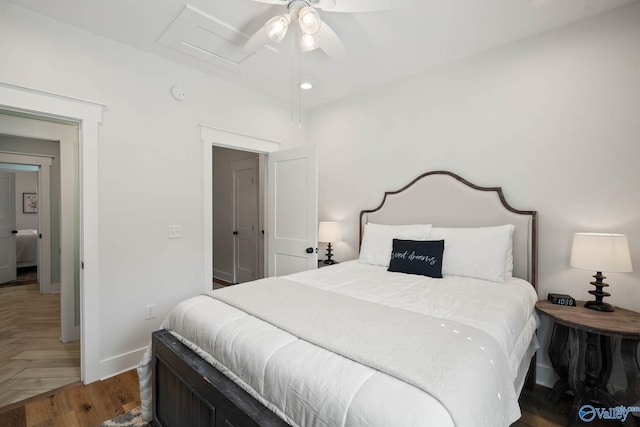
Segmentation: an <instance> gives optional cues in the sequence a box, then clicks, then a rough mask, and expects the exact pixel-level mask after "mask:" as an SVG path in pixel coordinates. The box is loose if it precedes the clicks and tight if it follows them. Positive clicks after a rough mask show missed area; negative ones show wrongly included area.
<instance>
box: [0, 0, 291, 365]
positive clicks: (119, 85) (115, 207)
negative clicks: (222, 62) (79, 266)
mask: <svg viewBox="0 0 640 427" xmlns="http://www.w3.org/2000/svg"><path fill="white" fill-rule="evenodd" d="M0 52H2V55H1V56H0V81H4V82H10V83H14V84H18V85H23V86H29V87H34V88H37V89H41V90H47V91H52V92H55V93H60V94H64V95H67V96H73V97H78V98H83V99H91V100H94V101H98V102H100V103H103V104H105V105H106V107H105V111H104V119H103V122H102V124H101V126H100V128H99V204H100V209H99V222H100V242H99V245H100V247H99V249H100V259H99V263H100V277H99V294H100V313H99V315H100V319H101V325H100V330H99V331H94V332H92V333H95V334H98V335H99V336H100V342H101V348H100V358H101V361H102V362H101V366H102V376H108V375H111V374H114V373H116V372H117V371H118V370H121V369H127V368H129V367H131V366H133V364H135V363H137V360H138V357H139V355H140V349H141V348H143V347H144V346H146V345H147V344H148V342H149V338H150V333H151V331H152V330H154V329H157V328H158V327H159V325H160V322H161V321H162V319H163V318H164V317H165V315H166V314H167V312H168V310H169V309H170V308H171V307H172V306H173V305H174V304H175V303H176V302H177V301H179V300H181V299H183V298H185V297H189V296H192V295H196V294H198V293H200V292H201V290H202V283H203V280H204V279H203V277H202V274H203V273H202V271H203V265H204V264H203V238H202V229H203V223H204V218H203V209H204V207H203V188H204V185H203V183H204V179H205V177H204V176H203V172H202V170H203V166H202V152H203V147H202V142H201V141H200V138H199V137H200V135H199V126H198V124H199V123H206V124H210V125H213V126H218V127H221V128H224V129H230V130H237V131H239V132H242V133H247V134H251V135H256V136H260V137H263V138H266V139H269V140H276V141H281V142H283V147H287V146H289V145H295V144H299V143H300V142H301V141H300V131H299V130H297V129H296V128H295V127H293V126H291V124H290V110H289V106H288V105H286V104H278V103H275V102H273V101H272V100H270V99H267V98H265V97H263V96H261V95H257V94H255V93H252V92H250V91H248V90H245V89H241V88H239V87H237V86H234V85H231V84H228V83H225V82H223V81H221V80H218V79H215V78H213V77H210V76H208V75H205V74H202V73H200V72H197V71H193V70H190V69H187V68H186V67H182V66H180V65H177V64H174V63H171V62H169V61H166V60H163V59H160V58H157V57H154V56H151V55H148V54H146V53H143V52H141V51H138V50H135V49H132V48H129V47H127V46H124V45H122V44H119V43H116V42H112V41H108V40H106V39H103V38H100V37H97V36H95V35H92V34H90V33H88V32H85V31H82V30H78V29H75V28H73V27H70V26H67V25H65V24H62V23H60V22H57V21H54V20H51V19H48V18H45V17H42V16H40V15H37V14H33V13H31V12H29V11H26V10H24V9H21V8H18V7H15V6H13V5H10V4H8V3H6V2H0ZM175 84H180V85H181V86H183V87H184V88H185V89H186V92H187V96H186V99H185V100H184V101H183V102H178V101H176V100H174V99H173V98H172V97H171V95H170V89H171V87H172V86H173V85H175ZM0 101H1V100H0ZM0 103H1V102H0ZM207 179H211V177H208V178H207ZM174 224H180V225H182V226H183V233H184V237H183V238H182V239H173V240H169V239H168V226H169V225H174ZM146 304H156V309H157V315H156V318H155V319H153V320H150V321H145V320H144V313H145V310H144V306H145V305H146Z"/></svg>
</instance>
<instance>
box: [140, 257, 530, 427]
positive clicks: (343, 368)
mask: <svg viewBox="0 0 640 427" xmlns="http://www.w3.org/2000/svg"><path fill="white" fill-rule="evenodd" d="M286 279H288V280H292V281H295V282H298V283H302V284H305V285H308V286H312V287H316V288H320V289H323V290H328V291H331V292H335V293H339V294H343V295H347V296H351V297H355V298H358V299H362V300H365V301H370V302H375V303H378V304H382V305H386V306H390V307H396V308H400V309H403V310H409V311H413V312H417V313H423V314H427V315H429V316H434V317H437V318H441V319H444V320H453V321H456V322H459V323H462V324H465V325H469V326H472V327H475V328H479V329H481V330H483V331H485V332H486V333H488V334H489V335H490V336H491V337H493V338H494V339H495V341H496V342H497V343H498V344H497V347H499V348H501V349H502V351H503V352H504V356H505V358H506V360H507V362H508V363H507V364H508V369H506V371H508V372H504V373H503V374H504V375H505V376H507V378H508V380H509V382H510V383H511V384H513V388H514V390H513V393H515V394H516V395H517V393H518V392H519V390H520V387H521V386H522V381H523V379H524V376H523V372H524V370H525V369H526V366H527V365H528V359H529V357H530V356H531V352H532V350H533V348H534V346H533V345H532V343H533V340H534V331H535V328H536V320H535V315H534V310H533V305H534V304H535V301H536V299H537V298H536V295H535V292H534V291H533V289H532V287H531V285H529V284H528V283H526V282H524V281H522V280H519V279H511V280H509V281H508V282H506V283H504V284H497V283H492V282H486V281H482V280H475V279H468V278H462V277H447V278H445V279H430V278H426V277H422V276H413V275H405V274H401V273H389V272H387V271H386V269H385V268H383V267H374V266H370V265H364V264H359V263H358V262H348V263H342V264H339V265H336V266H334V267H331V268H324V269H322V270H314V271H308V272H304V273H298V274H295V275H291V276H287V277H286ZM301 309H304V307H301ZM163 327H164V328H166V329H168V330H171V331H173V332H174V334H175V335H176V336H178V337H179V338H180V339H181V340H182V341H183V342H184V343H185V344H187V345H188V346H189V347H191V348H192V349H194V350H195V351H196V352H198V353H199V354H200V355H201V356H203V357H204V358H205V359H206V360H208V361H209V362H210V363H211V364H213V365H214V366H215V367H216V368H218V369H219V370H221V371H222V372H224V373H225V374H227V375H228V376H229V377H230V378H232V379H234V381H236V382H237V383H238V384H239V385H240V386H242V387H243V388H244V389H245V390H247V391H248V392H249V393H251V394H252V395H253V396H254V397H255V398H257V399H258V400H260V401H261V402H263V403H264V404H265V405H267V406H268V407H269V408H270V409H271V410H273V411H274V412H275V413H277V414H278V415H279V416H280V417H282V418H283V419H285V420H286V421H287V422H289V423H290V424H293V425H304V426H323V425H336V426H341V425H345V426H377V425H379V426H384V425H388V426H392V425H393V426H399V425H407V426H417V425H429V426H451V425H453V420H452V417H451V415H450V414H449V412H448V411H447V409H445V408H444V407H443V405H442V404H441V403H439V402H438V401H437V400H436V399H435V398H434V397H432V396H431V395H430V394H428V393H425V392H424V391H422V390H420V389H418V388H416V387H414V386H412V385H409V384H407V383H406V382H404V381H401V380H399V379H397V378H394V377H393V376H390V375H387V374H385V373H382V372H380V371H378V370H375V369H372V368H369V367H367V366H363V365H361V364H359V363H356V362H354V361H352V360H350V359H347V358H345V357H342V356H339V355H337V354H334V353H332V352H329V351H327V350H324V349H322V348H319V347H317V346H315V345H313V344H310V343H308V342H306V341H303V340H300V339H298V338H297V337H296V336H294V335H292V334H290V333H288V332H285V331H283V330H282V329H279V328H276V327H274V326H272V325H270V324H268V323H266V322H264V321H262V320H260V319H257V318H255V317H253V316H247V315H246V313H244V312H243V311H241V310H238V309H237V308H234V307H231V306H229V305H227V304H224V303H223V302H221V301H218V300H216V299H213V298H211V297H209V296H200V297H196V298H192V299H189V300H187V301H184V302H182V303H181V304H179V305H178V306H177V307H176V308H175V309H174V310H173V311H172V313H171V314H170V315H169V317H168V318H167V319H166V321H165V322H164V323H163ZM426 339H429V338H428V337H427V338H426ZM149 359H150V357H149V355H147V356H146V357H145V359H144V360H143V362H142V363H141V367H140V376H141V395H142V400H143V413H144V416H145V417H147V418H149V417H150V389H149V387H148V382H149V381H148V380H149V375H150V371H149V369H148V366H147V365H148V361H149ZM523 360H524V361H525V363H524V365H521V363H520V362H521V361H523ZM318 366H321V368H318ZM466 386H467V387H470V388H475V389H477V392H478V393H483V385H482V384H466ZM497 409H498V407H496V410H497ZM510 417H511V418H509V419H508V422H506V423H505V425H508V424H509V423H510V422H512V421H515V419H512V418H513V414H510ZM515 417H516V418H517V414H516V416H515Z"/></svg>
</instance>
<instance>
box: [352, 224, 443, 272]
mask: <svg viewBox="0 0 640 427" xmlns="http://www.w3.org/2000/svg"><path fill="white" fill-rule="evenodd" d="M430 230H431V224H411V225H380V224H372V223H370V222H369V223H367V224H365V226H364V236H363V237H362V246H361V247H360V258H359V259H358V261H360V262H361V263H363V264H372V265H381V266H383V267H389V261H390V260H391V249H392V247H393V239H404V240H427V237H428V236H429V231H430ZM445 244H446V242H445Z"/></svg>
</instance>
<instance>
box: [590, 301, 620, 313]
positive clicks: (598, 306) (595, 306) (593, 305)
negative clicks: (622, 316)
mask: <svg viewBox="0 0 640 427" xmlns="http://www.w3.org/2000/svg"><path fill="white" fill-rule="evenodd" d="M584 306H585V307H586V308H590V309H591V310H598V311H608V312H611V311H615V310H614V309H613V306H612V305H611V304H609V303H606V302H598V301H587V302H586V303H584Z"/></svg>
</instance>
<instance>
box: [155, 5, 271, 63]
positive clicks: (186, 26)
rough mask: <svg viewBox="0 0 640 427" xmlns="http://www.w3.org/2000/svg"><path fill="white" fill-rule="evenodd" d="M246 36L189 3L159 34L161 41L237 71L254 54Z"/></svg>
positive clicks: (193, 55)
mask: <svg viewBox="0 0 640 427" xmlns="http://www.w3.org/2000/svg"><path fill="white" fill-rule="evenodd" d="M247 40H249V37H248V36H247V35H246V34H244V33H242V32H241V31H239V30H237V29H236V28H234V27H232V26H231V25H229V24H227V23H225V22H222V21H220V20H219V19H216V18H214V17H213V16H210V15H207V14H206V13H204V12H202V11H200V10H198V9H196V8H194V7H193V6H191V5H186V6H185V7H184V8H183V9H182V11H181V12H180V14H179V15H178V16H177V17H176V19H175V20H174V21H173V22H172V23H171V25H169V27H168V28H167V29H166V30H165V31H164V33H163V34H162V35H161V36H160V38H158V43H159V44H161V45H163V46H166V47H169V48H171V49H174V50H177V51H178V52H181V53H184V54H185V55H189V56H191V57H195V58H198V59H200V60H202V61H205V62H208V63H210V64H214V65H217V66H219V67H222V68H224V69H227V70H229V71H234V72H238V65H240V64H241V63H242V62H243V61H245V60H246V59H247V58H249V57H250V56H252V55H253V53H246V52H244V51H243V50H242V47H243V46H244V44H245V43H246V42H247ZM269 47H270V46H269ZM270 48H271V47H270ZM271 49H272V50H275V49H273V48H271ZM276 52H277V50H276Z"/></svg>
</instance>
